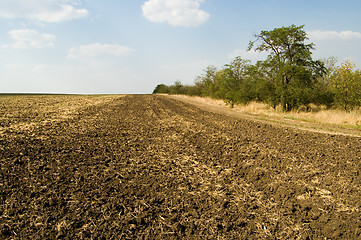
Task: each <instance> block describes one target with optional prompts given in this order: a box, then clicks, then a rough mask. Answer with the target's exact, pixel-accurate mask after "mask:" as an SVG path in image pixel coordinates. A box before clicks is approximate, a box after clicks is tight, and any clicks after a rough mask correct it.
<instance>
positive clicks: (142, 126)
mask: <svg viewBox="0 0 361 240" xmlns="http://www.w3.org/2000/svg"><path fill="white" fill-rule="evenodd" d="M187 101H188V102H187ZM200 101H201V100H199V101H194V100H192V102H191V100H190V99H185V98H183V99H182V100H181V99H177V97H173V96H163V95H127V96H116V95H104V96H77V95H61V96H54V95H48V96H29V95H27V96H8V97H2V98H0V219H1V220H0V239H360V238H361V225H360V218H361V213H360V208H361V199H360V196H361V173H360V169H361V148H360V144H361V138H359V137H352V136H345V135H336V134H322V133H318V132H314V131H313V132H311V131H302V130H300V129H298V127H297V128H295V127H293V126H291V125H286V123H284V122H283V121H278V120H277V121H278V122H277V121H275V120H274V119H273V118H266V117H264V116H262V118H260V117H259V116H256V115H247V114H244V113H240V112H237V111H235V110H229V109H228V108H224V107H223V106H219V107H217V106H214V105H212V104H208V103H202V102H200ZM255 117H256V118H257V119H256V118H255Z"/></svg>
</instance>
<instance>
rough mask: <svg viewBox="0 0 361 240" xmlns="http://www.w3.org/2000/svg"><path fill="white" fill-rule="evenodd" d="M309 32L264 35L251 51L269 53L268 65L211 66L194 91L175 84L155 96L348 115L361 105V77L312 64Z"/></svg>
mask: <svg viewBox="0 0 361 240" xmlns="http://www.w3.org/2000/svg"><path fill="white" fill-rule="evenodd" d="M303 27H304V26H299V27H297V26H295V25H291V26H289V27H281V28H275V29H274V30H271V31H261V33H260V34H256V35H255V38H256V39H255V40H254V41H251V42H250V43H249V47H248V48H249V50H250V49H255V50H256V51H259V52H267V53H268V57H267V59H266V60H264V61H258V62H257V63H256V64H251V62H250V61H249V60H245V59H243V58H242V57H241V56H239V57H236V58H235V59H234V60H233V61H231V62H230V63H229V64H226V65H224V66H223V68H221V69H217V68H216V67H214V66H208V67H207V68H206V69H205V70H204V71H203V74H201V75H200V76H198V77H196V80H195V84H194V85H192V86H189V85H183V84H182V83H181V82H180V81H176V82H175V83H174V84H173V85H170V86H166V85H164V84H160V85H158V86H157V87H156V88H155V89H154V92H153V93H168V94H186V95H192V96H194V95H197V96H208V97H212V98H216V99H223V100H224V101H225V103H226V104H228V105H230V106H231V107H233V106H234V105H235V104H237V103H240V104H246V103H248V102H250V101H260V102H264V103H267V104H269V105H270V106H272V107H273V108H276V107H277V106H282V108H283V110H284V111H291V110H294V109H298V108H300V107H301V106H304V107H305V108H306V109H309V106H310V104H316V105H325V106H327V107H328V108H331V107H333V106H335V105H336V106H341V107H342V108H344V109H345V110H346V111H349V110H351V109H353V108H354V107H356V106H360V105H361V73H360V71H359V70H357V71H354V70H353V68H354V65H352V64H351V63H350V62H346V63H344V64H343V65H342V66H341V67H339V68H337V67H335V65H336V62H337V61H336V59H335V58H329V59H325V60H313V59H312V50H313V49H314V44H313V43H306V41H307V40H308V38H307V34H306V32H305V31H304V30H303Z"/></svg>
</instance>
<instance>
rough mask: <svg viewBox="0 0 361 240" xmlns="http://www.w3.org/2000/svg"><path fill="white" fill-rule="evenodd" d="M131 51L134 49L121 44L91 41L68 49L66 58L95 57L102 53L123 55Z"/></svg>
mask: <svg viewBox="0 0 361 240" xmlns="http://www.w3.org/2000/svg"><path fill="white" fill-rule="evenodd" d="M132 51H134V50H133V49H131V48H129V47H126V46H122V45H117V44H113V45H112V44H101V43H93V44H89V45H82V46H80V47H77V48H72V49H70V51H69V54H68V58H69V59H73V58H82V57H97V56H99V55H103V54H107V55H113V56H125V55H127V54H129V53H130V52H132Z"/></svg>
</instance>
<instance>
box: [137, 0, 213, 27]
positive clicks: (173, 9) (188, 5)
mask: <svg viewBox="0 0 361 240" xmlns="http://www.w3.org/2000/svg"><path fill="white" fill-rule="evenodd" d="M201 2H204V0H148V1H147V2H145V3H144V4H143V6H142V10H143V16H144V17H145V18H146V19H147V20H149V21H151V22H156V23H163V22H167V23H169V24H170V25H172V26H184V27H196V26H199V25H201V24H203V23H205V22H206V21H207V20H208V19H209V14H208V13H207V12H205V11H203V10H200V9H199V7H200V3H201Z"/></svg>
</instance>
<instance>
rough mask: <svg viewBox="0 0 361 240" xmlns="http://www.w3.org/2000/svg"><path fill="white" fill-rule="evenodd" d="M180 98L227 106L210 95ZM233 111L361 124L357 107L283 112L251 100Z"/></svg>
mask: <svg viewBox="0 0 361 240" xmlns="http://www.w3.org/2000/svg"><path fill="white" fill-rule="evenodd" d="M174 97H175V98H178V99H183V100H187V101H190V102H197V103H202V104H205V105H210V106H217V107H226V104H225V103H224V101H223V100H217V99H212V98H208V97H190V96H184V95H177V96H174ZM232 111H236V112H242V113H247V114H252V115H257V116H265V117H271V118H273V119H278V120H282V119H287V120H295V121H303V122H310V123H320V124H330V125H338V126H347V127H354V128H358V127H359V126H360V125H361V110H360V109H357V110H354V111H352V112H349V113H346V112H345V111H343V110H341V109H331V110H327V109H325V108H323V107H317V106H312V107H311V110H310V111H308V112H306V111H302V110H300V111H292V112H287V113H285V112H283V111H282V109H281V107H277V108H276V109H273V108H272V107H270V106H268V105H266V104H264V103H260V102H251V103H249V104H246V105H235V106H234V108H233V109H232Z"/></svg>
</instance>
